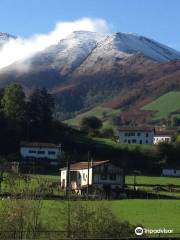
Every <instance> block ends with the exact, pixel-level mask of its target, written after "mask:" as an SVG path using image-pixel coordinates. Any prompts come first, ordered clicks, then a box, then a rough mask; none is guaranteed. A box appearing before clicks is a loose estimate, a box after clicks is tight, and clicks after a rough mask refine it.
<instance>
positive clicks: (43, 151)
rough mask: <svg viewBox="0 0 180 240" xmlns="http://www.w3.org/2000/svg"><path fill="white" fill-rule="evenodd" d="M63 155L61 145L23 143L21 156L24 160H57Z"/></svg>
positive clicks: (21, 144)
mask: <svg viewBox="0 0 180 240" xmlns="http://www.w3.org/2000/svg"><path fill="white" fill-rule="evenodd" d="M60 153H61V145H56V144H53V143H40V142H21V143H20V154H21V157H22V158H23V159H26V160H28V159H47V160H57V159H58V157H59V155H60Z"/></svg>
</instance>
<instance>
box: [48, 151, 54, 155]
mask: <svg viewBox="0 0 180 240" xmlns="http://www.w3.org/2000/svg"><path fill="white" fill-rule="evenodd" d="M48 154H49V155H55V154H56V152H54V151H48Z"/></svg>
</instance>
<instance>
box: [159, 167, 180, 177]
mask: <svg viewBox="0 0 180 240" xmlns="http://www.w3.org/2000/svg"><path fill="white" fill-rule="evenodd" d="M161 175H162V176H174V177H180V169H174V168H164V169H162V174H161Z"/></svg>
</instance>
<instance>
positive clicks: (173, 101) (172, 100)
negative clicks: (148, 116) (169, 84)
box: [142, 91, 180, 119]
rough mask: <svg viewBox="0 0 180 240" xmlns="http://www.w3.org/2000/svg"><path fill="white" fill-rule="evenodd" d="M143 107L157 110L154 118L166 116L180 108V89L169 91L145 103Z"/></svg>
mask: <svg viewBox="0 0 180 240" xmlns="http://www.w3.org/2000/svg"><path fill="white" fill-rule="evenodd" d="M142 109H143V110H152V111H157V112H156V113H155V115H154V119H162V118H166V117H168V115H169V114H170V113H171V112H174V111H177V110H178V109H180V91H177V92H175V91H173V92H168V93H166V94H164V95H162V96H161V97H159V98H157V99H156V100H155V101H153V102H151V103H149V104H147V105H145V106H144V107H143V108H142Z"/></svg>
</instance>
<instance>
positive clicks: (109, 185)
mask: <svg viewBox="0 0 180 240" xmlns="http://www.w3.org/2000/svg"><path fill="white" fill-rule="evenodd" d="M88 169H89V170H88ZM60 170H61V187H62V188H66V186H67V168H62V169H60ZM88 175H89V182H88ZM70 184H71V188H72V189H73V190H81V189H83V188H87V186H88V185H89V187H93V188H97V189H100V190H114V189H123V188H124V173H123V170H122V169H120V168H118V167H116V166H114V165H112V164H111V163H110V161H109V160H106V161H91V162H89V163H88V162H78V163H75V164H71V165H70Z"/></svg>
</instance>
